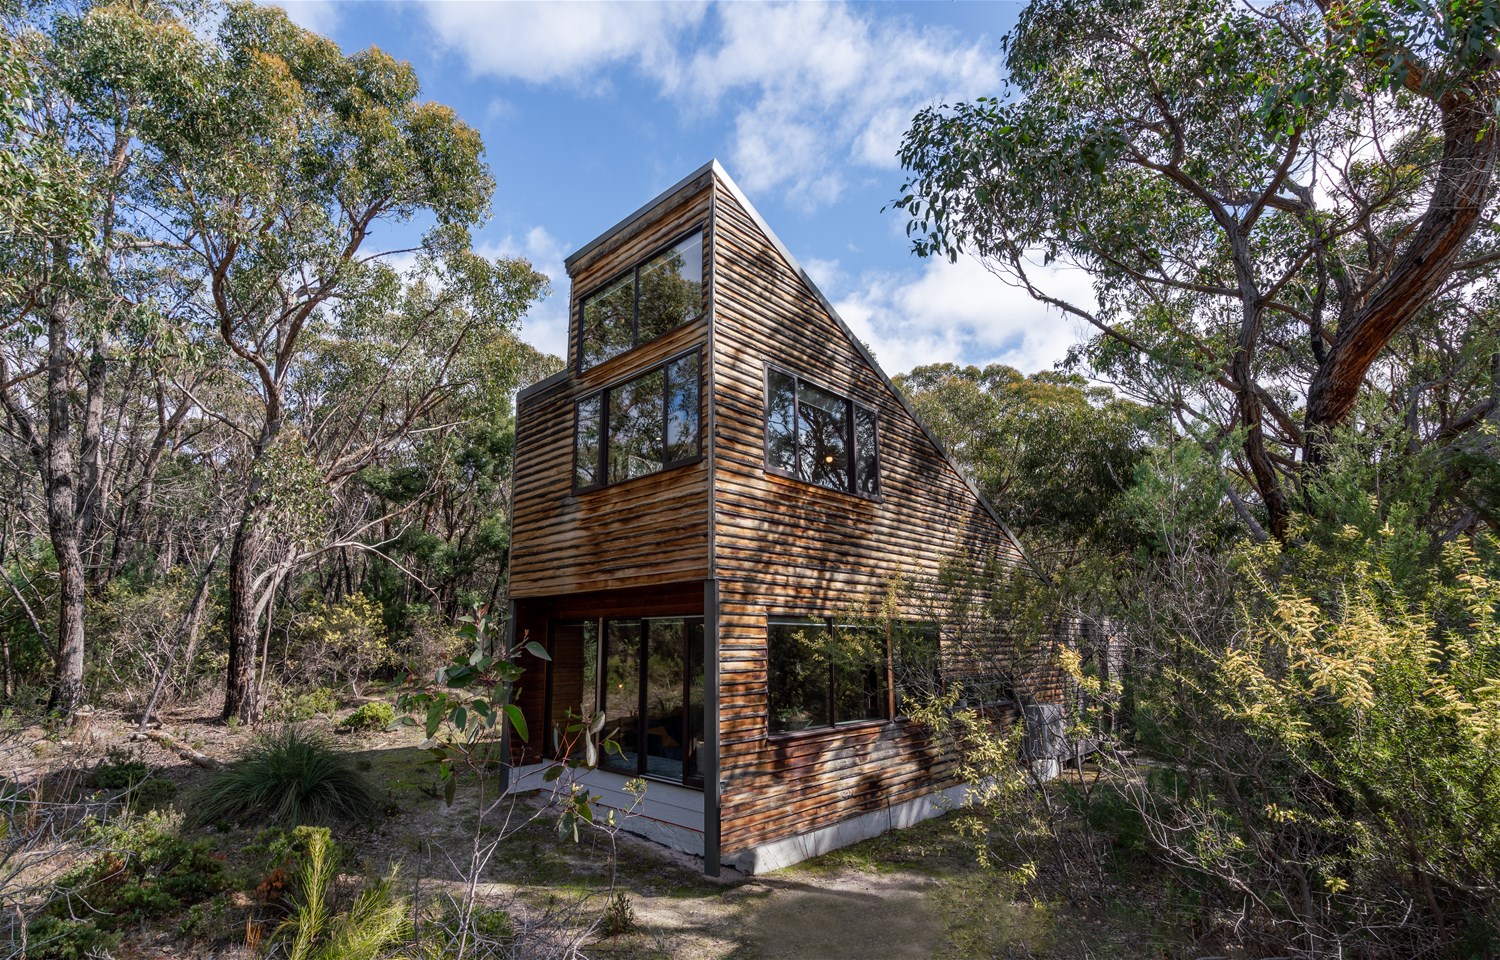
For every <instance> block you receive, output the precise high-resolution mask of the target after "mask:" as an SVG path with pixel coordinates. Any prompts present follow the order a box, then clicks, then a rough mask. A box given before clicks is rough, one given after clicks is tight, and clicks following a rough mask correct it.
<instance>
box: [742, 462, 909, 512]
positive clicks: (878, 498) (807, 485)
mask: <svg viewBox="0 0 1500 960" xmlns="http://www.w3.org/2000/svg"><path fill="white" fill-rule="evenodd" d="M766 476H768V477H774V478H775V479H777V480H786V481H789V482H791V483H794V484H796V485H797V486H798V487H799V488H801V489H805V490H821V491H822V492H823V493H831V494H834V495H835V496H839V497H848V498H849V499H850V500H858V501H860V502H862V503H884V502H885V496H884V495H883V494H880V493H850V492H849V491H848V490H840V489H838V488H837V487H825V486H823V485H822V484H821V483H813V482H812V481H811V480H803V479H802V478H801V477H799V476H797V475H795V474H791V473H787V472H786V471H784V470H777V469H776V468H774V467H766Z"/></svg>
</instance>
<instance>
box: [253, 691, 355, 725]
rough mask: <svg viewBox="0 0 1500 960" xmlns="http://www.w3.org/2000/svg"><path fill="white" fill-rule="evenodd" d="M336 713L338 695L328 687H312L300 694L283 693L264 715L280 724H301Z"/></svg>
mask: <svg viewBox="0 0 1500 960" xmlns="http://www.w3.org/2000/svg"><path fill="white" fill-rule="evenodd" d="M338 712H339V698H338V694H336V693H334V692H333V690H332V689H330V688H328V687H314V688H313V689H311V690H306V691H304V692H302V693H295V694H294V693H291V692H290V691H286V692H283V695H282V696H281V698H280V699H278V700H277V701H276V703H275V704H273V705H272V706H271V709H269V710H267V711H266V714H267V716H268V718H269V719H271V720H274V721H277V722H280V723H302V722H304V721H307V720H312V719H313V718H315V717H331V716H333V715H334V714H335V713H338Z"/></svg>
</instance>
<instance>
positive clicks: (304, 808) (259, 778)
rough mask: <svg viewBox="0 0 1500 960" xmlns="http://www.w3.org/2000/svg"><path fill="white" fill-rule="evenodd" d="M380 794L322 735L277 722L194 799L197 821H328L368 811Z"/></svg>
mask: <svg viewBox="0 0 1500 960" xmlns="http://www.w3.org/2000/svg"><path fill="white" fill-rule="evenodd" d="M379 801H380V797H379V796H378V795H377V794H376V792H375V788H374V787H373V786H371V784H370V781H369V780H368V779H367V778H366V777H365V775H364V774H362V773H360V772H359V770H358V769H356V768H355V765H354V762H353V761H352V760H351V759H350V758H349V757H348V756H346V755H345V754H342V753H339V752H338V751H336V750H334V749H332V748H331V747H330V746H329V745H328V742H327V741H326V740H324V739H323V738H322V737H320V736H318V735H316V734H313V733H308V732H305V731H302V730H299V729H297V728H296V727H283V728H282V729H280V730H275V731H273V732H271V733H266V734H262V735H261V736H259V737H257V738H256V739H255V742H254V743H252V744H251V745H250V747H249V748H248V749H247V750H246V751H245V752H244V754H243V755H242V756H241V757H240V758H239V759H238V760H236V761H235V762H234V763H233V764H231V765H230V766H229V767H228V768H227V769H225V770H223V771H221V772H220V773H218V774H216V775H215V776H214V777H213V779H212V780H210V781H209V782H208V783H207V784H206V785H205V786H204V787H203V789H202V790H201V791H199V792H198V795H197V796H196V798H195V803H194V804H193V805H192V810H191V816H192V818H193V820H194V821H195V822H197V823H200V824H202V823H250V822H269V823H277V824H282V825H284V826H296V825H298V824H310V823H329V822H331V821H333V820H337V819H344V818H355V817H362V816H368V815H370V814H373V813H374V812H375V811H376V810H377V809H378V807H379Z"/></svg>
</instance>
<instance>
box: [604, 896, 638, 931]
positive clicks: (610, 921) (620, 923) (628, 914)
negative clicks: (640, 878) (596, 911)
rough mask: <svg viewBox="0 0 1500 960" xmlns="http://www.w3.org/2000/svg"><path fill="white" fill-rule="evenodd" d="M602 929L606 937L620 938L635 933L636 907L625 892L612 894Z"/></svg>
mask: <svg viewBox="0 0 1500 960" xmlns="http://www.w3.org/2000/svg"><path fill="white" fill-rule="evenodd" d="M600 928H601V930H602V931H603V933H604V935H605V936H606V937H618V936H623V935H625V934H627V933H634V932H635V928H636V919H635V906H634V904H632V903H631V902H630V895H629V894H627V893H626V892H625V891H624V890H616V891H615V892H614V893H612V894H610V897H609V903H608V904H607V905H606V906H605V908H604V920H603V922H602V923H601V924H600Z"/></svg>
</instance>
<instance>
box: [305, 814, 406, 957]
mask: <svg viewBox="0 0 1500 960" xmlns="http://www.w3.org/2000/svg"><path fill="white" fill-rule="evenodd" d="M293 836H294V842H295V844H296V846H297V848H298V850H299V856H298V863H297V867H296V872H295V877H294V881H293V884H292V891H291V900H290V910H289V914H288V917H287V919H286V921H285V922H284V923H283V924H282V925H281V927H280V928H279V929H278V930H277V931H276V940H277V941H279V942H280V943H282V944H284V945H285V950H286V956H287V957H288V958H289V960H377V958H379V957H382V956H385V954H386V951H387V950H388V949H389V948H390V947H391V946H393V945H395V944H396V943H398V942H400V940H402V939H403V938H404V936H405V935H406V932H407V929H408V926H409V923H408V920H407V917H408V914H409V910H408V907H407V904H406V901H405V900H403V899H402V898H400V897H398V896H396V894H395V883H396V873H395V871H394V870H392V872H391V873H390V874H389V875H387V876H386V877H385V878H384V879H383V880H380V881H378V882H376V883H373V884H371V885H369V886H367V887H366V888H365V889H364V890H362V891H360V893H359V894H358V896H356V897H355V899H354V902H353V903H352V904H350V905H349V907H348V909H347V910H345V911H343V912H338V911H337V910H336V901H335V890H334V885H335V881H336V880H337V879H338V874H339V871H338V861H339V853H338V850H337V848H336V847H335V846H334V843H333V840H332V838H331V837H330V836H329V833H328V830H327V829H326V828H323V827H298V828H297V829H296V830H295V831H294V834H293Z"/></svg>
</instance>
